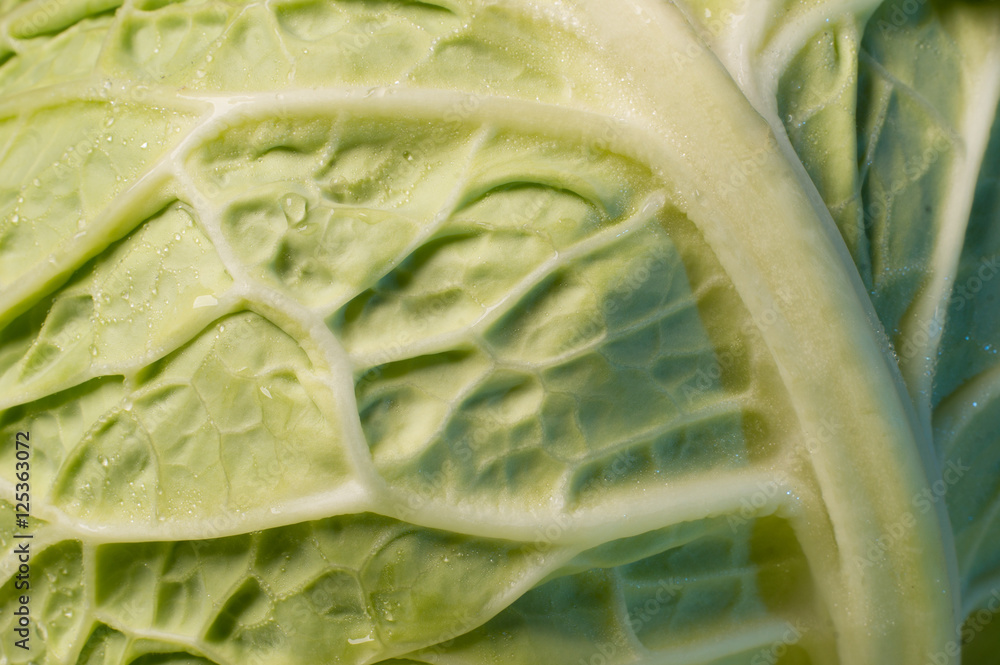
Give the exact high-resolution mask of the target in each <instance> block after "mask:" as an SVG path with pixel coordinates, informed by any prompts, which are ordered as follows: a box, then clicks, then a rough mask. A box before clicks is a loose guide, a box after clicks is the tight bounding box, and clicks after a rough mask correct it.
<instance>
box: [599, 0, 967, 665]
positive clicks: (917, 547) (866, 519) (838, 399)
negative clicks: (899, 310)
mask: <svg viewBox="0 0 1000 665" xmlns="http://www.w3.org/2000/svg"><path fill="white" fill-rule="evenodd" d="M585 1H586V5H587V8H588V12H590V14H591V16H593V19H594V21H595V23H598V24H599V25H601V27H602V29H603V31H604V34H605V38H604V39H603V40H602V43H604V45H605V47H606V49H607V50H608V52H609V53H610V54H617V55H618V56H619V57H621V58H622V59H623V61H624V62H626V63H629V62H632V60H630V59H629V57H630V56H629V55H628V54H633V53H635V52H637V51H639V52H642V53H644V54H645V57H644V58H643V60H642V63H641V69H640V68H639V66H638V65H637V66H636V67H633V68H632V69H631V70H630V71H632V72H633V73H634V75H637V76H638V82H639V83H642V82H645V83H647V94H648V95H650V97H651V98H652V99H651V101H652V102H653V103H659V104H660V106H658V107H657V108H658V109H661V110H662V114H665V115H669V116H670V117H671V118H672V119H673V120H674V124H673V125H672V126H671V127H669V128H665V129H667V130H668V132H669V133H667V132H664V133H665V134H666V135H667V136H670V137H675V136H676V134H677V131H678V126H680V128H681V132H682V134H687V135H689V136H690V137H691V139H690V143H689V144H688V145H687V146H686V148H687V150H686V151H685V153H684V154H685V160H684V162H685V163H682V164H677V165H676V168H677V173H676V174H675V173H671V176H672V179H673V180H674V182H676V183H678V188H679V189H680V190H681V194H680V196H681V197H682V198H683V200H685V201H687V202H688V203H687V212H688V215H689V217H690V218H691V219H692V221H694V223H695V224H696V225H697V227H698V228H699V229H700V230H701V232H702V233H703V234H704V236H705V238H706V240H707V241H708V243H709V245H710V246H711V247H712V248H713V249H714V250H715V252H716V254H717V256H718V258H719V260H720V262H721V263H722V265H723V267H724V269H725V270H726V271H727V272H728V273H729V275H730V277H731V278H732V281H733V283H734V285H735V286H736V289H737V292H738V293H739V295H740V297H741V299H742V300H743V302H744V303H745V304H746V306H747V307H748V309H749V310H750V311H751V313H753V312H758V313H759V312H761V311H765V310H766V309H767V308H768V306H769V305H773V298H772V297H771V296H770V295H769V294H770V293H774V292H776V290H777V289H778V288H779V287H783V286H786V285H788V286H789V288H790V290H791V291H792V296H791V297H792V301H793V304H797V307H794V306H792V307H786V308H783V310H782V311H784V312H785V318H784V320H782V321H779V322H778V323H776V324H775V325H772V326H768V327H767V328H766V329H763V330H762V331H761V334H762V337H763V339H764V341H765V344H766V345H767V347H768V349H769V350H770V352H771V355H772V357H773V358H774V359H775V362H776V364H777V367H778V370H779V373H780V376H781V378H782V381H783V382H784V383H785V385H786V386H788V389H789V395H790V397H791V401H792V407H793V409H794V410H795V412H796V414H797V415H798V418H799V421H800V423H801V425H802V427H803V428H804V429H805V430H806V432H807V434H819V432H818V431H812V430H815V429H816V427H818V426H819V423H820V421H821V419H822V418H823V417H824V416H825V415H827V413H828V412H829V411H830V410H831V409H834V410H835V411H836V414H835V415H836V416H838V417H839V418H842V419H843V424H844V427H843V431H842V432H841V433H840V434H839V435H838V437H837V444H838V445H824V446H819V447H818V448H817V450H816V451H814V452H813V455H812V459H813V462H814V467H813V468H814V469H815V472H816V475H817V478H818V481H819V485H820V488H821V491H822V492H823V497H824V503H825V506H826V508H827V511H828V514H829V516H830V521H831V524H832V526H833V530H834V534H833V537H834V538H835V539H836V542H837V544H838V551H839V554H840V560H839V562H840V568H839V570H837V571H828V573H829V574H830V575H834V576H836V577H839V579H840V584H842V587H841V589H842V591H841V593H840V596H839V600H840V602H839V603H836V604H834V605H833V606H831V607H829V610H830V612H831V615H832V619H833V621H834V623H835V624H836V625H837V629H838V631H839V638H838V643H839V649H840V650H841V651H842V657H843V658H844V659H845V662H850V663H851V664H852V665H861V664H863V663H873V664H874V663H881V662H885V661H886V660H888V659H893V658H895V659H903V660H917V659H919V658H920V657H922V656H923V653H924V652H925V651H927V650H930V651H934V650H936V649H937V648H939V646H938V645H940V644H943V643H944V642H946V641H947V639H948V638H949V636H950V635H951V634H952V628H953V625H952V623H953V622H954V621H955V616H954V614H955V612H954V602H953V601H954V586H953V585H954V583H955V581H956V580H955V577H956V575H955V572H954V570H953V567H952V566H951V565H950V564H951V563H952V561H951V559H950V557H949V555H948V554H947V553H946V552H945V546H944V545H942V546H941V548H940V550H938V549H935V547H934V545H935V544H938V543H942V542H944V541H943V538H944V533H943V531H942V524H941V523H939V522H938V519H939V518H938V515H937V514H936V513H932V514H931V515H929V516H921V518H920V519H918V523H917V525H916V526H915V527H914V529H912V530H911V531H910V532H908V533H907V534H905V536H904V538H903V542H901V543H900V544H899V547H898V548H897V549H894V550H890V552H889V553H888V555H887V557H886V558H885V559H884V560H880V561H878V562H875V563H874V564H873V565H872V567H871V569H866V568H865V567H862V566H860V565H859V564H858V563H857V561H858V560H863V558H864V556H865V555H864V549H865V547H866V544H867V543H869V542H871V541H873V540H874V539H876V538H878V537H879V536H881V535H882V532H881V525H883V524H888V523H890V522H891V521H892V519H893V518H894V516H898V515H899V514H902V512H904V511H905V510H906V509H907V508H906V506H907V502H908V501H909V498H910V497H911V496H912V495H913V494H914V493H915V492H918V491H919V490H920V488H921V487H922V486H923V484H924V482H925V479H926V470H925V468H924V466H923V464H924V461H923V459H922V457H924V456H926V455H930V454H931V445H930V441H929V440H925V438H924V437H921V433H920V431H919V429H918V428H917V427H916V423H915V422H914V419H913V416H912V414H911V412H910V411H909V410H908V408H909V407H908V404H909V399H908V397H907V396H906V395H905V393H904V392H902V391H903V389H902V386H901V381H897V380H896V378H895V375H894V374H893V373H892V370H891V368H890V365H889V361H888V360H887V359H886V357H885V356H884V355H883V353H882V350H881V348H880V344H879V343H878V339H877V337H876V334H875V333H873V331H872V317H871V314H872V312H870V311H869V310H870V307H866V305H865V299H864V298H863V291H862V289H861V285H860V280H859V279H858V278H857V275H856V272H855V271H853V264H851V263H850V262H849V261H848V260H847V259H846V258H845V257H846V248H843V243H842V241H841V242H840V243H839V245H838V242H837V241H838V236H837V234H836V229H835V227H834V226H833V225H832V221H831V222H829V223H828V222H826V220H825V219H823V214H822V211H823V210H825V206H822V205H819V206H818V205H817V204H816V203H815V202H814V200H813V198H812V197H810V195H809V192H808V190H807V188H806V187H805V186H804V185H803V183H802V182H799V180H800V178H799V177H798V176H797V175H796V173H797V172H796V169H795V168H794V167H793V166H792V164H794V163H795V162H790V160H789V158H788V157H787V155H785V156H784V157H783V156H782V155H774V154H769V155H768V157H767V159H766V163H765V164H763V165H761V167H760V168H759V169H758V171H757V172H756V173H752V174H748V175H747V185H746V186H745V187H744V188H742V189H740V190H739V191H738V192H736V194H734V195H732V196H731V197H727V196H726V195H724V194H723V193H721V192H715V191H710V192H709V193H708V195H703V196H701V197H699V196H696V195H694V194H693V193H694V192H695V191H696V190H697V188H698V187H699V186H701V187H704V186H705V183H706V182H710V181H711V177H712V174H713V173H717V172H718V165H717V163H716V162H717V161H718V160H719V159H726V157H725V156H724V155H728V154H735V155H742V154H753V153H754V150H753V146H754V145H760V144H761V143H763V142H764V141H765V140H766V138H765V137H766V134H767V132H766V131H765V130H764V129H763V128H761V125H763V124H764V121H762V120H761V119H760V117H759V116H758V115H757V114H756V113H753V109H752V105H751V104H749V102H748V101H747V100H746V99H745V97H743V96H742V95H741V94H740V93H739V91H738V89H737V88H736V86H735V85H734V84H733V83H732V81H731V80H730V79H729V78H728V76H726V75H725V73H724V72H722V71H721V68H719V67H718V66H717V65H716V64H715V63H713V62H712V61H710V60H709V59H706V58H702V59H700V60H698V61H696V62H693V63H688V64H687V66H686V67H681V66H679V65H678V64H677V62H676V60H675V59H673V58H672V57H671V56H672V55H676V54H678V53H683V51H684V49H685V48H686V47H687V46H688V45H689V44H690V43H691V42H692V41H695V38H694V37H693V36H692V35H690V34H689V32H690V30H689V28H688V27H687V26H686V24H684V22H683V21H682V20H679V18H678V17H677V16H676V15H675V14H673V13H672V12H671V11H670V9H669V7H668V6H664V5H662V4H659V3H656V4H654V3H653V2H652V0H649V1H648V2H647V1H646V0H632V3H634V4H642V5H643V7H645V8H646V10H647V11H649V12H650V13H651V14H652V15H653V16H655V17H656V19H657V21H656V23H657V25H655V26H652V27H650V28H648V29H647V28H638V29H637V28H636V26H634V25H628V24H626V23H625V21H624V20H623V19H622V18H621V16H624V15H627V14H628V13H629V12H628V11H623V12H621V11H620V10H619V11H620V15H621V16H620V15H619V14H616V13H615V12H614V11H613V10H611V9H610V8H608V7H606V6H604V5H602V4H601V3H600V2H599V1H598V0H585ZM654 54H655V57H654ZM667 82H669V84H670V85H669V89H668V86H667V85H666V83H667ZM687 86H689V87H690V88H691V89H692V94H700V95H701V96H702V97H707V98H708V99H713V100H714V103H713V104H711V105H710V107H709V108H700V109H698V110H697V111H695V110H694V109H690V108H686V107H684V106H683V105H682V104H681V103H680V102H679V101H678V99H677V97H676V95H675V94H674V93H673V92H672V91H674V90H676V89H677V87H687ZM709 86H711V92H708V91H707V90H706V88H707V87H709ZM712 113H714V114H716V115H715V116H714V117H713V120H714V122H711V121H710V122H706V119H705V116H706V115H710V114H712ZM657 117H661V114H658V116H657ZM656 125H657V122H656V121H651V122H650V126H651V127H653V128H655V127H656ZM673 142H676V138H673ZM665 144H666V142H665V141H663V140H661V141H659V142H658V144H657V146H658V147H659V148H660V149H661V155H662V156H661V155H657V156H656V157H655V158H654V161H653V163H656V162H657V161H659V159H664V158H666V159H670V156H669V155H666V154H662V153H664V152H666V148H665ZM713 145H714V146H718V148H717V149H716V150H715V151H714V152H712V151H708V150H705V147H706V146H713ZM703 151H704V152H706V153H709V154H703ZM710 156H711V158H710ZM657 158H658V159H657ZM673 161H674V162H675V163H676V160H673ZM820 203H821V202H820ZM828 216H829V212H828V211H827V212H826V217H828ZM778 257H784V259H785V260H786V262H782V261H780V260H778ZM817 374H819V375H820V376H823V377H828V379H829V380H828V381H824V382H821V381H818V380H817ZM862 376H863V377H864V379H863V380H862ZM849 377H850V378H849ZM873 440H874V441H876V442H877V444H876V445H872V441H873ZM875 469H878V470H879V473H878V474H876V473H875ZM916 551H920V552H922V553H923V554H922V556H921V557H919V558H916V559H913V558H910V557H909V556H908V555H906V554H904V553H906V552H916ZM903 569H906V570H907V573H906V574H907V575H909V576H910V578H911V579H912V580H913V582H914V583H913V584H912V585H910V586H908V587H905V588H900V587H899V586H897V585H895V584H894V583H893V582H892V581H891V580H893V579H895V577H896V576H897V575H898V574H902V573H901V572H900V571H901V570H903ZM889 617H892V618H891V620H890V618H889Z"/></svg>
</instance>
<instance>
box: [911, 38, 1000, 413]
mask: <svg viewBox="0 0 1000 665" xmlns="http://www.w3.org/2000/svg"><path fill="white" fill-rule="evenodd" d="M984 39H986V40H989V41H988V42H987V43H990V44H992V48H990V50H989V51H988V53H987V56H986V58H985V59H984V61H983V63H982V64H981V66H980V67H978V68H977V69H975V70H973V71H970V72H966V75H965V76H964V77H963V78H964V81H963V83H964V87H965V88H966V89H967V90H970V91H971V92H970V94H969V96H968V99H967V100H966V101H965V114H964V116H963V117H962V121H961V126H960V127H959V128H958V129H959V132H960V135H961V139H962V143H961V145H960V148H959V150H956V151H955V156H954V160H953V161H952V168H951V173H950V175H949V177H948V183H949V185H948V188H947V194H946V195H945V200H944V204H943V205H942V206H941V207H940V211H941V212H940V215H939V217H938V232H937V238H936V242H935V243H934V249H933V254H932V257H931V262H930V267H931V269H932V270H931V274H930V279H929V281H928V283H927V284H926V285H925V286H924V288H922V289H921V290H920V293H919V294H918V295H917V298H916V301H915V302H914V303H913V304H912V305H911V306H910V308H909V309H908V310H907V313H906V317H905V319H904V321H903V323H902V325H901V326H900V328H901V338H902V339H903V340H906V341H908V342H909V343H911V344H913V345H914V346H915V347H916V349H917V351H916V352H915V353H913V354H912V355H910V356H902V357H901V360H900V368H901V370H902V372H903V376H904V377H905V378H906V383H907V386H908V387H909V388H910V391H911V396H912V397H913V401H914V403H915V404H916V406H917V409H918V412H919V414H920V417H921V420H922V421H923V424H924V425H925V427H926V428H927V430H928V431H930V428H931V420H932V413H931V400H932V399H933V396H932V394H931V393H932V383H933V380H934V369H935V365H936V363H937V351H938V348H939V347H940V345H941V338H942V336H943V334H944V324H945V319H946V316H947V309H948V301H949V300H950V297H951V293H952V289H953V288H954V282H955V279H956V276H957V275H958V269H959V265H960V262H961V258H962V249H963V246H964V241H965V233H966V230H967V228H968V225H969V216H970V215H971V213H972V204H973V201H974V199H975V195H976V185H977V184H978V181H979V178H978V176H979V172H980V170H981V169H982V166H983V159H984V158H985V155H986V149H987V146H988V145H989V141H990V130H991V128H992V126H993V120H994V118H995V117H996V113H997V110H998V104H1000V30H993V31H990V32H989V33H988V34H987V35H986V36H985V37H984ZM920 340H924V341H923V342H921V341H920Z"/></svg>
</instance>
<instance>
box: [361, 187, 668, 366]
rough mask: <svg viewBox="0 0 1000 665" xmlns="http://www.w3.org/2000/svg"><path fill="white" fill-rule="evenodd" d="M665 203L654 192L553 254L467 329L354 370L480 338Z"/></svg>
mask: <svg viewBox="0 0 1000 665" xmlns="http://www.w3.org/2000/svg"><path fill="white" fill-rule="evenodd" d="M666 201H667V199H666V195H665V194H664V193H663V192H662V191H658V192H655V193H654V194H652V195H650V196H648V197H647V198H646V200H645V201H644V202H643V204H642V205H641V206H640V207H639V210H638V211H637V212H636V213H635V214H633V215H632V216H631V217H629V218H628V219H626V220H625V221H623V222H621V223H619V224H615V225H614V226H611V227H609V228H607V229H605V230H603V231H601V232H600V233H597V234H595V235H593V236H591V237H590V238H587V239H586V240H583V241H581V242H579V243H577V244H576V245H573V246H572V247H570V248H569V249H566V250H563V251H561V252H556V253H554V254H553V255H552V256H551V257H549V258H548V259H547V260H546V261H544V262H543V263H542V264H541V265H539V266H538V267H536V268H535V269H534V270H532V271H531V272H530V273H528V274H527V275H526V276H525V277H524V278H523V279H521V280H520V281H518V283H517V284H515V285H514V286H513V287H512V288H511V289H510V290H508V291H506V292H505V293H504V295H503V297H502V298H500V300H498V301H496V302H495V303H492V304H491V305H489V306H488V307H486V308H484V310H483V312H482V313H481V314H480V316H479V317H478V318H477V319H476V320H475V321H473V322H471V323H469V324H468V325H466V326H463V327H462V328H459V329H458V330H455V331H453V332H450V333H445V334H442V335H438V336H436V337H430V338H428V339H425V340H421V341H420V342H418V343H416V344H412V345H410V346H407V347H400V348H395V347H394V351H393V352H392V353H369V354H354V355H352V357H351V361H352V364H353V366H354V368H355V369H358V370H361V369H367V368H369V367H372V366H374V365H377V364H383V363H390V362H395V361H398V360H405V359H408V358H413V357H417V356H422V355H427V354H431V353H439V352H441V351H446V350H448V349H453V348H455V346H456V345H459V344H462V343H463V342H467V341H469V340H470V339H472V338H473V337H474V336H475V335H480V334H482V332H483V331H484V330H485V329H486V328H488V327H489V326H490V325H492V324H493V323H495V322H496V321H497V320H499V319H500V318H502V317H503V315H504V314H506V313H507V311H508V309H509V307H508V305H510V304H511V303H516V302H517V301H519V300H520V299H521V298H522V297H524V296H525V295H526V294H527V293H528V292H530V291H531V289H533V288H535V287H536V286H537V285H539V284H540V283H541V282H542V281H544V280H545V278H546V277H548V276H549V275H551V274H552V273H553V272H555V271H556V270H558V269H559V268H562V267H565V266H567V265H569V264H570V263H572V262H573V261H574V260H575V259H578V258H580V257H582V256H586V255H587V254H591V253H593V252H597V251H599V250H601V249H604V248H606V247H608V246H610V245H611V244H612V243H614V242H615V241H616V240H618V239H619V238H621V237H622V236H623V235H625V234H628V233H631V232H634V231H637V230H638V229H640V228H642V227H643V226H644V225H646V224H647V223H649V222H650V221H651V220H652V219H653V218H654V217H655V216H656V215H657V214H659V213H660V211H662V210H663V208H664V206H666Z"/></svg>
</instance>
